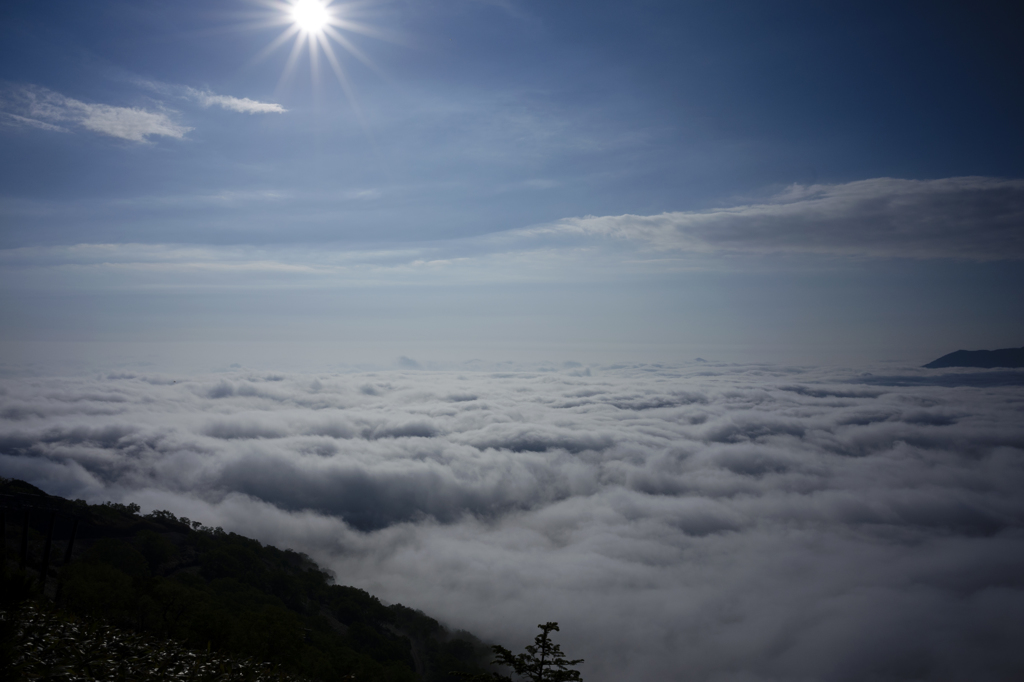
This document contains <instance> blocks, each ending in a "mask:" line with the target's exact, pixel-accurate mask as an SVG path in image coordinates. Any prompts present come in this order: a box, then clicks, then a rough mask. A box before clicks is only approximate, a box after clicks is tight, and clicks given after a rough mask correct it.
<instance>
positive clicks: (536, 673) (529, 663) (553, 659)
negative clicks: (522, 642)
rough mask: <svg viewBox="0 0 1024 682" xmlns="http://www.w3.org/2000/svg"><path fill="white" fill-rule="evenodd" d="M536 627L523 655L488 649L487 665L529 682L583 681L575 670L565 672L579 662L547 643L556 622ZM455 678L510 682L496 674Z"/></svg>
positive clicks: (500, 649) (505, 677)
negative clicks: (490, 657)
mask: <svg viewBox="0 0 1024 682" xmlns="http://www.w3.org/2000/svg"><path fill="white" fill-rule="evenodd" d="M537 627H539V628H540V629H541V633H540V634H539V635H537V636H536V637H535V638H534V639H533V644H532V645H529V646H527V647H526V652H525V653H521V654H519V655H518V656H516V655H513V654H512V652H511V651H509V650H508V649H506V648H505V647H503V646H500V645H495V646H493V647H491V648H492V649H493V650H494V660H493V661H491V664H492V665H502V666H507V667H510V668H512V670H513V671H514V672H515V674H516V675H518V676H519V677H521V678H524V679H526V680H529V682H583V678H582V677H580V671H579V670H570V669H569V668H570V667H571V666H576V665H579V664H580V663H582V662H583V659H582V658H580V659H576V660H575V661H570V660H567V659H566V658H565V654H563V653H562V648H561V647H560V646H559V645H557V644H555V643H554V642H552V641H551V637H550V633H551V631H552V630H554V631H556V632H557V631H558V623H553V622H548V623H545V624H543V625H538V626H537ZM456 674H458V673H456ZM459 676H460V677H463V678H464V679H467V680H471V681H473V682H513V680H512V678H511V677H509V676H507V675H500V674H498V673H486V674H484V675H475V676H470V675H459Z"/></svg>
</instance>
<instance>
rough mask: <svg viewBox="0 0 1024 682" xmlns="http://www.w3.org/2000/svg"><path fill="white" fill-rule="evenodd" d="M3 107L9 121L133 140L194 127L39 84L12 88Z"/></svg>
mask: <svg viewBox="0 0 1024 682" xmlns="http://www.w3.org/2000/svg"><path fill="white" fill-rule="evenodd" d="M0 106H3V108H4V109H5V113H6V114H7V115H8V117H9V120H20V121H21V122H23V123H24V124H25V125H32V126H34V127H37V128H43V129H45V130H55V129H56V130H63V128H61V127H60V126H58V125H56V124H57V123H64V124H70V125H78V126H81V127H83V128H86V129H87V130H92V131H94V132H98V133H102V134H104V135H109V136H111V137H117V138H120V139H122V140H131V141H132V142H144V141H146V140H147V138H148V137H150V136H163V137H173V138H177V139H181V138H182V137H184V136H185V133H187V132H189V131H190V130H192V129H191V128H188V127H185V126H181V125H178V124H176V123H175V122H174V121H173V120H171V118H170V117H169V116H168V115H167V114H166V113H163V112H154V111H148V110H146V109H140V108H136V107H115V106H111V105H108V104H89V103H86V102H82V101H80V100H77V99H72V98H70V97H65V96H64V95H61V94H60V93H57V92H54V91H52V90H48V89H46V88H42V87H38V86H31V87H23V88H20V89H16V90H13V91H9V92H8V93H7V94H6V96H5V97H4V98H3V100H2V102H0ZM12 110H13V111H12ZM15 112H18V113H15Z"/></svg>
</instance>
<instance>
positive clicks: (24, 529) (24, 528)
mask: <svg viewBox="0 0 1024 682" xmlns="http://www.w3.org/2000/svg"><path fill="white" fill-rule="evenodd" d="M22 513H23V514H24V517H23V518H22V520H21V563H20V564H19V565H18V568H19V569H21V570H22V571H24V570H25V562H26V561H27V560H28V515H29V510H28V508H27V507H26V508H25V509H24V510H22Z"/></svg>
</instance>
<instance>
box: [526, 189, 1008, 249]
mask: <svg viewBox="0 0 1024 682" xmlns="http://www.w3.org/2000/svg"><path fill="white" fill-rule="evenodd" d="M545 235H547V236H563V237H565V236H576V237H611V238H616V239H624V240H633V241H637V242H642V243H646V244H649V245H651V246H652V247H654V248H656V249H660V250H666V251H692V252H698V253H715V252H717V253H811V254H828V255H838V256H855V257H883V258H892V257H900V258H956V259H974V260H998V259H1021V258H1024V180H1003V179H998V178H985V177H962V178H945V179H941V180H902V179H896V178H874V179H871V180H861V181H858V182H851V183H846V184H841V185H811V186H802V185H793V186H791V187H789V188H788V189H787V190H785V191H784V192H781V193H779V194H777V195H776V196H774V197H772V198H771V200H769V201H767V202H764V203H760V204H749V205H743V206H734V207H730V208H718V209H712V210H708V211H691V212H686V211H676V212H671V213H662V214H659V215H652V216H640V215H619V216H586V217H583V218H569V219H565V220H561V221H558V222H556V223H553V224H550V225H545V226H540V227H536V228H530V229H527V230H521V231H518V232H515V233H511V234H510V235H509V236H510V237H520V238H536V237H539V236H545Z"/></svg>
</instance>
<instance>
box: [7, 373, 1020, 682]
mask: <svg viewBox="0 0 1024 682" xmlns="http://www.w3.org/2000/svg"><path fill="white" fill-rule="evenodd" d="M406 364H407V365H408V366H409V367H410V368H411V367H412V364H410V363H406ZM547 369H549V370H555V369H556V368H553V367H549V368H547ZM1014 378H1016V381H1014V380H1013V379H1014ZM1022 379H1024V374H1021V373H1019V372H973V371H958V372H946V373H936V372H929V371H923V370H907V371H905V372H902V373H893V372H892V370H891V369H890V371H889V373H888V374H885V375H881V374H877V373H876V374H875V375H863V374H860V373H857V372H849V371H838V370H821V369H806V368H804V369H798V368H783V367H769V366H714V365H708V364H704V363H701V364H697V365H694V366H692V367H686V366H683V367H665V366H654V365H643V366H629V367H597V366H593V367H587V368H584V367H579V366H576V363H567V365H566V367H565V368H563V369H558V370H557V371H519V372H500V373H499V372H482V371H477V372H469V371H467V372H454V371H453V372H434V371H429V372H428V371H423V370H411V369H410V370H406V371H397V372H380V373H371V374H361V375H360V374H349V375H321V376H313V375H278V374H255V373H250V372H244V371H238V372H236V373H234V374H225V375H221V376H208V377H165V376H143V375H133V374H114V375H106V376H100V377H96V378H91V379H82V378H77V379H59V380H58V379H25V380H8V381H6V382H5V383H4V384H3V387H2V391H3V392H2V394H0V398H2V399H0V418H2V421H0V472H2V473H3V475H6V476H18V477H23V478H26V479H27V480H30V481H32V482H34V483H35V484H37V485H40V486H42V487H44V488H45V489H48V490H50V491H52V492H55V493H60V494H64V495H69V496H72V497H86V498H89V499H91V500H101V499H108V498H115V499H120V500H135V501H138V502H139V503H141V504H142V505H143V506H144V507H145V508H167V509H171V510H172V511H174V512H176V513H178V514H183V515H187V516H189V517H191V518H198V519H200V520H202V521H203V522H205V523H207V524H213V525H223V526H224V527H226V528H229V529H232V530H237V531H238V532H242V533H246V534H250V535H253V536H255V537H258V538H260V539H262V540H264V541H266V542H273V543H276V544H281V545H286V546H291V547H295V548H298V549H302V550H305V551H308V552H311V553H312V554H313V555H314V556H316V557H317V558H318V559H320V560H321V561H323V562H325V563H327V564H329V565H331V567H332V568H333V569H335V570H336V571H337V572H338V575H339V580H340V581H342V582H346V583H350V584H356V585H359V586H361V587H364V588H366V589H369V590H371V591H372V592H375V593H377V594H379V595H380V596H382V597H383V598H385V599H388V600H392V601H400V602H402V603H405V604H408V605H412V606H416V607H418V608H422V609H424V610H426V611H427V612H428V613H431V614H434V615H436V616H439V617H441V618H443V619H445V620H447V621H449V622H450V623H452V624H454V625H457V626H461V627H468V628H470V629H472V630H475V631H477V632H479V633H480V634H482V635H485V636H489V637H494V638H497V639H498V640H499V641H501V642H502V643H504V644H505V645H506V646H510V647H514V648H518V647H521V646H522V645H523V644H525V643H527V642H528V640H529V638H530V637H531V636H532V629H533V626H534V625H535V624H536V623H537V622H543V621H545V620H558V621H559V622H560V623H561V624H562V626H563V635H564V636H563V637H562V638H561V640H560V641H562V642H563V644H564V648H565V650H566V651H567V652H569V653H570V654H571V655H572V656H574V657H583V658H585V659H586V661H587V662H586V664H585V666H584V668H583V669H584V677H585V679H588V680H590V681H591V682H601V681H604V680H617V679H652V680H653V679H664V680H684V679H685V680H863V679H880V680H883V679H884V680H904V679H905V680H911V679H913V680H940V679H941V680H972V681H976V680H1002V679H1009V678H1013V677H1018V676H1020V675H1021V674H1022V673H1024V656H1022V655H1021V654H1020V653H1017V651H1018V647H1016V646H1015V643H1016V642H1019V641H1020V638H1021V635H1022V634H1024V617H1022V615H1021V614H1024V580H1022V578H1021V575H1022V574H1021V571H1020V567H1021V565H1022V562H1024V502H1022V501H1021V498H1020V495H1019V492H1020V490H1021V489H1022V486H1024V427H1022V426H1021V424H1024V419H1022V414H1021V413H1022V411H1024V393H1022V384H1024V381H1022Z"/></svg>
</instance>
